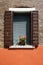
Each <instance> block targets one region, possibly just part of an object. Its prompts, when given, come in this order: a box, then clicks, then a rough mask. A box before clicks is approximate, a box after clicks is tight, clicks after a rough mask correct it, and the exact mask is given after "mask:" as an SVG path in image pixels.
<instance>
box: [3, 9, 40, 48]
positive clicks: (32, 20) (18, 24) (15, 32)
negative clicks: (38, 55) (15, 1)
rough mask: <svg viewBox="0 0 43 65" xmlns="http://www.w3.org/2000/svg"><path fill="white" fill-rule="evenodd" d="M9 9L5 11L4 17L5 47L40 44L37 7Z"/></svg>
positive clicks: (35, 45) (26, 46)
mask: <svg viewBox="0 0 43 65" xmlns="http://www.w3.org/2000/svg"><path fill="white" fill-rule="evenodd" d="M9 10H10V11H6V12H5V17H4V20H5V27H4V31H5V33H4V47H5V48H8V47H10V48H34V47H37V46H38V44H39V41H38V11H35V8H33V9H31V8H30V9H29V8H27V9H26V8H15V9H11V8H10V9H9ZM11 10H12V11H11Z"/></svg>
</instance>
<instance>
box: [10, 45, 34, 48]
mask: <svg viewBox="0 0 43 65" xmlns="http://www.w3.org/2000/svg"><path fill="white" fill-rule="evenodd" d="M9 48H35V46H32V45H25V46H23V45H22V46H20V45H12V46H10V47H9Z"/></svg>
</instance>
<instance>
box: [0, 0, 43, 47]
mask: <svg viewBox="0 0 43 65" xmlns="http://www.w3.org/2000/svg"><path fill="white" fill-rule="evenodd" d="M18 6H28V7H35V8H36V9H37V10H38V11H39V43H40V45H42V44H43V0H37V1H36V0H0V47H4V12H5V11H6V10H8V9H9V8H10V7H18Z"/></svg>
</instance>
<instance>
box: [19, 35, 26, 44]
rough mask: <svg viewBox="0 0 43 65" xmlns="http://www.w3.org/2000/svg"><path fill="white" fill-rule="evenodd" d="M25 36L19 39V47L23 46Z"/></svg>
mask: <svg viewBox="0 0 43 65" xmlns="http://www.w3.org/2000/svg"><path fill="white" fill-rule="evenodd" d="M25 40H26V36H22V37H19V45H25Z"/></svg>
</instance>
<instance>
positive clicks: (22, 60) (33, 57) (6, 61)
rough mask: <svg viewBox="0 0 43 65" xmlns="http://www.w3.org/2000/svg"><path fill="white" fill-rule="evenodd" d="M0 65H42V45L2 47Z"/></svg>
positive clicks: (0, 49)
mask: <svg viewBox="0 0 43 65" xmlns="http://www.w3.org/2000/svg"><path fill="white" fill-rule="evenodd" d="M0 65H43V46H39V47H38V48H37V49H11V50H10V49H9V50H8V49H2V48H0Z"/></svg>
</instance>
